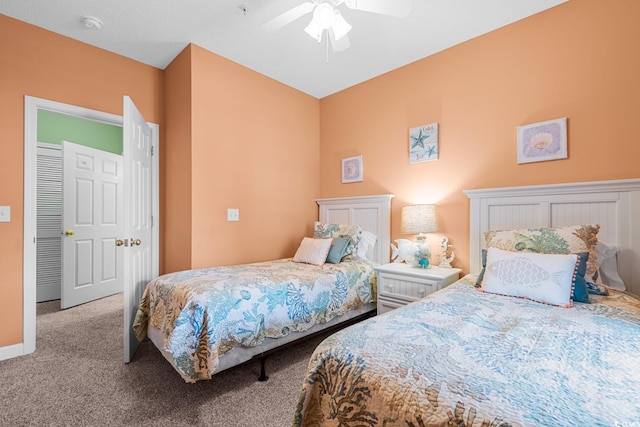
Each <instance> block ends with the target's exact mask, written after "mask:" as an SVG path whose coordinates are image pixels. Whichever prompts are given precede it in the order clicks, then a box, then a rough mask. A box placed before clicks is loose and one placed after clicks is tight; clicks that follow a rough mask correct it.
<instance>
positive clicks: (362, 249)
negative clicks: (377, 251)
mask: <svg viewBox="0 0 640 427" xmlns="http://www.w3.org/2000/svg"><path fill="white" fill-rule="evenodd" d="M376 240H378V238H377V237H376V235H375V234H373V233H372V232H370V231H367V230H364V231H363V232H362V235H361V236H360V241H359V242H358V246H357V247H356V259H373V258H374V257H373V256H369V251H370V250H373V248H374V247H375V245H376Z"/></svg>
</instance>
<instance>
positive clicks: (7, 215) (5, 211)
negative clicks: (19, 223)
mask: <svg viewBox="0 0 640 427" xmlns="http://www.w3.org/2000/svg"><path fill="white" fill-rule="evenodd" d="M0 222H11V206H0Z"/></svg>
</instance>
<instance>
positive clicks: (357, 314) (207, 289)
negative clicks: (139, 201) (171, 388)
mask: <svg viewBox="0 0 640 427" xmlns="http://www.w3.org/2000/svg"><path fill="white" fill-rule="evenodd" d="M392 197H393V195H390V194H385V195H376V196H357V197H339V198H326V199H317V200H316V202H317V204H318V206H319V212H318V221H319V222H321V223H326V224H331V225H332V226H333V225H338V224H339V225H341V226H343V225H344V226H346V227H344V228H343V227H340V230H345V231H346V230H349V233H355V234H353V236H354V235H356V234H357V235H358V236H362V238H361V239H360V242H359V243H358V244H357V245H355V248H356V249H358V248H364V249H362V252H360V250H356V251H354V254H355V255H353V254H352V255H349V254H347V253H344V252H343V253H342V254H344V256H342V255H340V256H338V257H337V261H335V262H333V263H329V262H327V263H325V258H327V257H328V253H327V252H326V251H327V250H329V247H328V246H324V251H325V252H323V254H324V258H323V259H322V263H319V264H316V263H315V262H314V261H308V260H303V259H298V258H297V257H298V254H299V253H302V252H304V253H308V252H309V251H311V256H312V257H315V256H316V252H319V253H322V250H318V251H313V250H312V249H314V248H315V247H316V246H315V245H326V244H327V243H331V244H332V245H333V244H334V243H335V242H336V241H337V240H340V238H343V239H344V238H347V239H350V238H351V237H350V236H352V235H349V236H346V237H345V236H342V235H340V236H338V235H333V236H331V235H329V236H325V235H318V236H316V237H319V238H317V239H311V238H307V237H305V238H303V239H302V240H303V241H302V243H301V244H300V247H299V249H298V251H297V252H296V256H294V257H293V258H286V259H279V260H272V261H266V262H259V263H253V264H244V265H236V266H220V267H212V268H205V269H197V270H188V271H184V272H176V273H169V274H166V275H163V276H161V277H158V278H156V279H154V280H153V281H151V282H150V283H149V284H148V285H147V288H146V289H145V293H144V296H143V298H142V301H141V302H140V306H139V309H138V313H137V315H136V320H135V322H134V331H135V333H136V336H137V337H138V339H140V340H142V339H144V338H145V337H148V338H149V339H150V340H151V341H152V342H153V343H154V345H155V346H156V347H157V348H158V349H159V350H160V352H161V353H162V355H163V356H164V357H165V358H166V359H167V360H168V361H169V362H170V363H171V365H172V366H173V367H174V368H175V369H176V371H178V373H179V374H180V375H181V376H182V377H183V379H184V380H185V381H187V382H194V381H197V380H201V379H208V378H210V377H211V375H213V374H215V373H218V372H220V371H223V370H225V369H228V368H231V367H233V366H237V365H239V364H241V363H244V362H247V361H249V360H251V359H253V358H260V360H261V361H262V372H261V375H260V378H259V379H260V380H266V379H267V377H266V375H265V370H264V360H265V356H266V355H267V354H269V353H271V352H272V351H275V350H276V349H279V350H281V349H282V347H284V346H286V345H288V344H290V343H293V342H295V341H298V340H301V339H306V338H308V337H309V336H311V335H313V334H317V333H320V332H326V331H328V330H331V329H339V328H342V327H345V326H347V325H349V324H352V323H355V322H358V321H360V320H363V319H365V318H368V317H371V316H373V315H375V313H376V311H375V310H376V302H375V288H374V286H375V282H376V281H375V270H374V267H375V266H376V265H377V263H387V262H389V240H390V233H391V222H390V214H391V199H392ZM314 225H315V224H314ZM349 226H359V227H349ZM324 230H329V231H330V232H332V233H333V230H334V227H326V228H322V230H321V231H324ZM317 231H318V230H317V229H315V228H314V236H315V234H316V232H317ZM363 231H367V232H369V233H363ZM365 234H367V235H368V237H367V239H365V238H364V236H365ZM308 237H310V236H308ZM326 237H334V238H335V239H334V238H326ZM305 241H307V242H309V241H310V244H311V245H312V246H310V247H307V251H304V250H301V249H302V247H303V246H304V244H305ZM363 242H364V243H365V244H364V245H363V244H362V243H363ZM349 258H354V259H349ZM290 321H294V322H295V323H290ZM199 325H205V326H207V328H206V329H203V328H200V327H199ZM195 345H197V347H196V348H194V347H193V346H195ZM219 353H220V354H219Z"/></svg>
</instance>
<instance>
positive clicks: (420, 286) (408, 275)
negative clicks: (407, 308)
mask: <svg viewBox="0 0 640 427" xmlns="http://www.w3.org/2000/svg"><path fill="white" fill-rule="evenodd" d="M376 271H377V273H378V314H382V313H384V312H387V311H389V310H393V309H394V308H398V307H402V306H403V305H407V304H409V303H410V302H413V301H417V300H419V299H421V298H424V297H426V296H427V295H430V294H432V293H434V292H435V291H439V290H440V289H442V288H444V287H445V286H447V285H449V284H451V283H453V282H455V281H456V280H458V277H459V275H460V269H459V268H440V267H432V268H424V269H423V268H415V267H411V266H409V265H407V264H401V263H390V264H385V265H381V266H380V267H377V268H376Z"/></svg>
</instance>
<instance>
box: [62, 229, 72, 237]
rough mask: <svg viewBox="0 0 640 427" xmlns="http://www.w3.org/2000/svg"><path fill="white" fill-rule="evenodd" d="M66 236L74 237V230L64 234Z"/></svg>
mask: <svg viewBox="0 0 640 427" xmlns="http://www.w3.org/2000/svg"><path fill="white" fill-rule="evenodd" d="M64 235H65V236H73V230H66V231H65V232H64Z"/></svg>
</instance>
